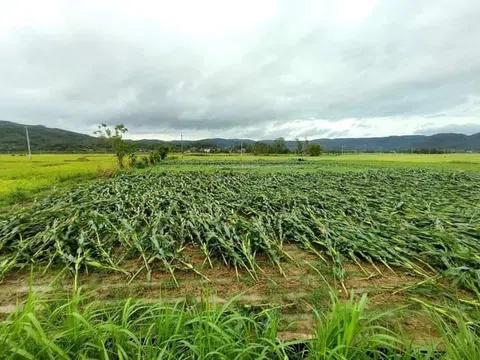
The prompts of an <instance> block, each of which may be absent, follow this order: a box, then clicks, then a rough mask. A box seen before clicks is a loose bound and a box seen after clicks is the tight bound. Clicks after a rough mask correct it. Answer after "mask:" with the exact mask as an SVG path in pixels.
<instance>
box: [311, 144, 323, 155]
mask: <svg viewBox="0 0 480 360" xmlns="http://www.w3.org/2000/svg"><path fill="white" fill-rule="evenodd" d="M322 151H323V149H322V147H321V146H320V145H319V144H310V145H308V148H307V152H308V155H310V156H319V155H320V154H321V153H322Z"/></svg>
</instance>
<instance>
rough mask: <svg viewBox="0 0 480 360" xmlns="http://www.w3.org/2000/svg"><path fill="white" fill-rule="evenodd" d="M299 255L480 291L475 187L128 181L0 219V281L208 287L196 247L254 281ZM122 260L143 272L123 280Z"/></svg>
mask: <svg viewBox="0 0 480 360" xmlns="http://www.w3.org/2000/svg"><path fill="white" fill-rule="evenodd" d="M287 243H289V244H296V245H298V246H299V247H301V248H303V249H305V250H307V251H310V252H312V253H314V254H316V255H317V256H318V258H319V260H320V261H325V262H326V263H328V264H331V265H333V272H334V275H335V276H336V277H337V278H338V279H339V280H340V281H343V279H344V276H345V272H344V267H343V265H344V263H345V261H351V262H354V263H356V264H358V266H359V267H360V268H361V269H362V270H363V268H362V265H361V264H362V263H363V262H365V261H366V262H370V263H372V264H373V266H375V264H376V263H383V264H385V265H386V266H387V267H389V268H391V269H392V271H394V270H395V267H401V268H404V269H408V270H409V271H411V272H412V273H416V274H418V275H421V276H425V277H428V276H445V277H448V278H451V279H452V280H454V281H455V282H456V283H458V284H459V285H461V286H463V287H464V288H467V289H470V290H473V291H476V292H478V291H480V255H479V254H480V176H479V175H475V174H468V173H446V172H435V171H427V170H400V169H388V170H375V171H367V172H362V173H351V172H347V173H342V174H338V173H330V172H326V173H320V172H316V173H308V174H298V173H276V174H259V173H248V174H245V173H222V172H216V173H212V174H206V173H202V172H184V173H180V174H171V173H170V174H169V173H152V172H146V173H143V174H133V175H132V174H124V175H119V176H117V177H115V178H113V179H110V180H108V181H103V182H95V183H90V184H88V185H81V186H79V187H78V188H76V189H74V190H69V191H61V192H56V193H54V194H52V195H51V196H50V197H48V198H46V199H45V200H43V201H41V202H38V203H36V204H34V205H33V206H32V207H29V208H26V209H17V210H14V211H12V212H11V213H9V214H8V215H4V216H3V218H2V219H0V274H1V275H4V274H6V273H7V272H9V271H11V270H12V269H16V268H23V267H26V266H27V267H28V266H30V265H31V264H35V265H38V264H42V265H44V266H47V267H48V266H51V265H55V266H57V265H59V264H60V265H62V264H63V266H65V267H67V268H69V269H71V270H72V272H73V273H74V274H78V272H79V271H83V270H85V269H89V268H90V269H91V268H106V269H111V270H115V271H121V272H124V273H125V274H126V275H128V276H131V277H134V276H138V275H139V274H141V273H146V274H147V277H149V276H150V274H151V271H152V269H153V268H154V267H158V266H161V267H163V268H164V269H165V270H167V271H169V272H170V273H171V274H172V276H173V279H175V270H176V269H179V268H182V269H190V270H192V271H195V272H197V273H198V274H199V275H200V276H203V275H202V273H201V271H200V270H199V269H197V268H195V267H194V266H193V265H192V264H190V263H189V262H188V260H187V259H186V258H185V257H184V256H183V250H184V249H185V247H192V246H193V247H196V248H198V249H199V250H200V251H201V252H202V253H203V254H204V256H205V264H207V265H208V264H212V263H213V262H214V261H221V262H223V263H225V264H226V265H227V266H231V267H234V268H235V269H237V270H239V269H244V270H246V271H248V273H249V274H250V275H251V276H252V278H257V275H258V271H259V266H258V264H257V262H256V257H257V255H259V254H263V255H264V256H266V257H267V258H268V259H269V261H270V262H271V263H272V265H273V266H275V267H277V268H278V270H279V272H281V273H282V272H283V270H282V260H284V259H288V257H289V254H288V253H287V252H286V251H285V250H284V245H285V244H287ZM127 259H139V260H140V261H141V263H142V265H141V266H139V268H138V269H137V270H136V271H135V272H133V273H132V272H131V271H127V270H126V268H125V266H124V263H125V260H127Z"/></svg>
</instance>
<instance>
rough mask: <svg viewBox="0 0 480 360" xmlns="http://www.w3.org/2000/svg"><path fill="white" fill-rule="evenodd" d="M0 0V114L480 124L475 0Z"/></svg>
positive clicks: (198, 125) (139, 120) (61, 119)
mask: <svg viewBox="0 0 480 360" xmlns="http://www.w3.org/2000/svg"><path fill="white" fill-rule="evenodd" d="M99 3H100V4H99ZM0 9H1V11H0V56H1V58H2V66H1V67H0V79H1V81H0V119H2V120H7V121H13V122H19V123H25V124H42V125H45V126H49V127H58V128H63V129H68V130H72V131H77V132H83V133H88V134H92V132H93V130H94V129H95V128H96V126H97V125H98V124H100V123H109V124H115V123H123V124H125V125H126V127H127V128H129V130H130V131H129V134H128V137H129V138H132V139H142V138H152V139H153V138H156V139H164V140H173V139H178V138H179V136H180V134H181V133H182V134H183V135H184V137H185V138H188V139H192V140H194V139H201V138H212V137H223V138H251V139H254V140H258V139H273V138H276V137H279V136H282V137H285V138H287V139H294V138H296V137H300V138H304V137H308V138H310V139H313V138H326V137H330V138H332V137H375V136H388V135H407V134H425V135H430V134H434V133H438V132H458V133H466V134H472V133H476V132H480V81H478V79H479V78H480V49H479V48H478V46H477V45H478V44H479V43H480V22H479V21H478V19H479V18H480V3H479V2H478V0H462V1H459V2H453V1H447V0H440V1H436V2H431V1H427V0H420V1H416V2H406V1H395V2H393V1H387V0H383V1H381V0H335V1H334V0H328V1H327V0H325V1H314V0H311V1H310V0H304V1H289V0H262V1H253V0H246V1H227V0H223V1H222V0H205V1H202V2H197V1H188V0H179V1H175V2H170V1H162V0H159V1H151V0H139V1H136V2H131V1H127V0H117V1H113V0H108V1H102V2H93V1H90V0H88V1H82V2H77V1H66V0H65V1H62V0H44V1H42V2H34V1H26V0H18V1H15V2H11V1H6V0H0Z"/></svg>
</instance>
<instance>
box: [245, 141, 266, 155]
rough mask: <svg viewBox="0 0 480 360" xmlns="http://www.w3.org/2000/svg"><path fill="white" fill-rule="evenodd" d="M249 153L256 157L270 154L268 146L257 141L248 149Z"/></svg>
mask: <svg viewBox="0 0 480 360" xmlns="http://www.w3.org/2000/svg"><path fill="white" fill-rule="evenodd" d="M248 151H249V152H251V153H253V154H255V155H260V154H268V144H265V143H264V142H261V141H257V142H255V143H253V144H252V145H251V146H250V147H249V148H248Z"/></svg>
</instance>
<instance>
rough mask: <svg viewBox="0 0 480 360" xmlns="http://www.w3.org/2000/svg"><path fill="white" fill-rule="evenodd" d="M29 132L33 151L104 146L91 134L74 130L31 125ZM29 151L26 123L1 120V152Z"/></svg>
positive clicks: (92, 148)
mask: <svg viewBox="0 0 480 360" xmlns="http://www.w3.org/2000/svg"><path fill="white" fill-rule="evenodd" d="M28 134H29V137H30V145H31V147H32V151H34V152H36V151H93V150H99V149H101V147H102V142H101V141H100V140H99V139H97V138H95V137H93V136H89V135H85V134H79V133H76V132H73V131H67V130H62V129H55V128H48V127H46V126H43V125H29V126H28ZM8 151H12V152H18V151H25V152H26V151H27V138H26V136H25V125H21V124H17V123H13V122H9V121H0V152H8Z"/></svg>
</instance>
